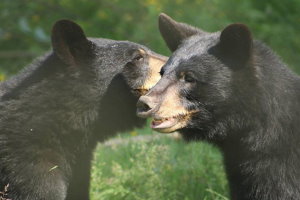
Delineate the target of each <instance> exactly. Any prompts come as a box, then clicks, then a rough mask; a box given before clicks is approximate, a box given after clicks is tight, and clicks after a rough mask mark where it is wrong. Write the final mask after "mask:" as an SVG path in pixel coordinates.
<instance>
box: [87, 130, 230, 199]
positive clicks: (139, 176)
mask: <svg viewBox="0 0 300 200" xmlns="http://www.w3.org/2000/svg"><path fill="white" fill-rule="evenodd" d="M139 132H143V134H144V133H145V132H146V133H150V132H151V131H150V130H149V129H145V130H141V131H139V130H138V131H133V132H131V133H129V134H123V135H122V136H119V137H122V138H123V139H125V140H126V138H127V137H129V136H130V135H136V134H137V133H139ZM153 134H154V135H158V134H159V133H153ZM227 191H228V189H227V182H226V179H225V174H224V170H223V166H222V159H221V155H220V153H219V152H218V150H217V149H215V148H214V147H212V146H210V145H208V144H205V143H201V142H197V143H196V142H192V143H188V144H187V143H185V142H183V141H181V140H175V139H173V138H171V137H159V138H156V139H154V140H143V141H140V140H139V141H131V142H126V143H124V144H123V143H121V144H120V143H117V144H113V143H111V144H110V145H103V144H100V145H99V146H98V148H97V150H96V153H95V159H94V164H93V169H92V187H91V197H92V199H93V200H99V199H100V200H177V199H178V200H201V199H203V200H210V199H211V200H224V199H228V198H227V197H228V192H227Z"/></svg>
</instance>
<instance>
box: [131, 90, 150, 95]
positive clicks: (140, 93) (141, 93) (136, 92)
mask: <svg viewBox="0 0 300 200" xmlns="http://www.w3.org/2000/svg"><path fill="white" fill-rule="evenodd" d="M149 90H150V89H146V88H137V89H133V92H134V93H135V94H137V95H138V96H143V95H145V94H147V92H148V91H149Z"/></svg>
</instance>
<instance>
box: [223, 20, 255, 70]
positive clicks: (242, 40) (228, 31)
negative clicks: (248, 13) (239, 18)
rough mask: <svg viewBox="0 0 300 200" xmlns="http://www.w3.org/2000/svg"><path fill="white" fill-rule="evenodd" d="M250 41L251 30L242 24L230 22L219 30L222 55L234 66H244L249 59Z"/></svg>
mask: <svg viewBox="0 0 300 200" xmlns="http://www.w3.org/2000/svg"><path fill="white" fill-rule="evenodd" d="M252 43H253V40H252V35H251V32H250V30H249V28H248V27H247V26H246V25H244V24H231V25H229V26H227V27H226V28H225V29H224V30H223V31H222V32H221V36H220V48H221V52H222V55H223V57H225V58H226V59H227V60H228V61H229V62H230V63H232V64H233V65H235V67H240V66H244V65H245V64H246V63H247V62H248V61H249V60H250V58H251V55H252V45H253V44H252Z"/></svg>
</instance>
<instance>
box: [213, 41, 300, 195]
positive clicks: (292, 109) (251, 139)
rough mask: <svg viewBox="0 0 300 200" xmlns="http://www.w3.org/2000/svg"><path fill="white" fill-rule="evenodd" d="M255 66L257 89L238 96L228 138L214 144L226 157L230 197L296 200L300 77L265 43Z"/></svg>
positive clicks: (299, 191)
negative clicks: (239, 101)
mask: <svg viewBox="0 0 300 200" xmlns="http://www.w3.org/2000/svg"><path fill="white" fill-rule="evenodd" d="M253 67H254V68H255V70H254V71H253V73H255V78H254V79H253V80H251V81H254V82H250V83H251V84H250V85H251V87H253V88H252V89H251V87H250V89H249V88H247V91H246V90H244V91H242V92H241V93H242V94H246V95H243V96H238V95H240V94H241V93H240V94H237V96H238V99H243V102H242V106H241V107H238V106H237V108H238V110H239V111H238V110H236V112H235V113H241V114H240V115H237V116H236V118H235V119H236V120H235V122H236V123H235V124H232V123H228V124H227V127H228V128H227V133H226V137H225V139H224V140H222V141H221V142H220V141H217V142H216V144H217V145H218V146H219V147H220V149H221V150H222V152H223V155H224V163H225V168H226V171H227V176H228V180H229V185H230V188H231V193H232V199H249V200H250V199H252V200H256V199H257V200H258V199H263V200H265V199H287V197H289V198H290V199H297V198H298V197H299V195H300V188H299V181H300V173H298V172H296V173H295V169H299V168H300V156H299V155H300V149H299V144H300V135H299V133H300V132H299V124H300V118H299V115H300V79H299V77H298V76H297V75H295V74H293V73H292V72H291V71H290V70H289V69H288V68H287V67H286V66H285V65H284V64H283V63H282V62H281V61H280V60H279V59H278V58H277V56H276V55H274V54H273V53H272V52H271V50H269V49H268V48H266V47H265V46H263V45H261V44H256V55H255V64H254V66H253ZM248 76H249V73H248ZM237 84H242V83H237ZM236 105H241V104H239V103H238V102H236ZM241 111H242V112H241ZM232 119H234V117H232V118H231V121H232ZM243 195H244V196H243Z"/></svg>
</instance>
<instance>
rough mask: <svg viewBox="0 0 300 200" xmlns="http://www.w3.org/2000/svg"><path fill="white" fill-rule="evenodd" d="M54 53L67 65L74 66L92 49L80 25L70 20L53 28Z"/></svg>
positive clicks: (57, 23)
mask: <svg viewBox="0 0 300 200" xmlns="http://www.w3.org/2000/svg"><path fill="white" fill-rule="evenodd" d="M51 40H52V47H53V51H54V53H55V54H56V55H57V56H58V57H59V58H60V59H61V60H62V61H63V62H64V63H65V64H67V65H74V64H76V62H77V61H80V58H83V57H84V55H86V54H87V52H88V50H89V49H90V47H91V44H90V41H89V40H88V39H87V38H86V36H85V34H84V32H83V30H82V29H81V27H80V26H79V25H77V24H76V23H74V22H72V21H70V20H65V19H64V20H59V21H57V22H56V23H55V24H54V26H53V28H52V35H51Z"/></svg>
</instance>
